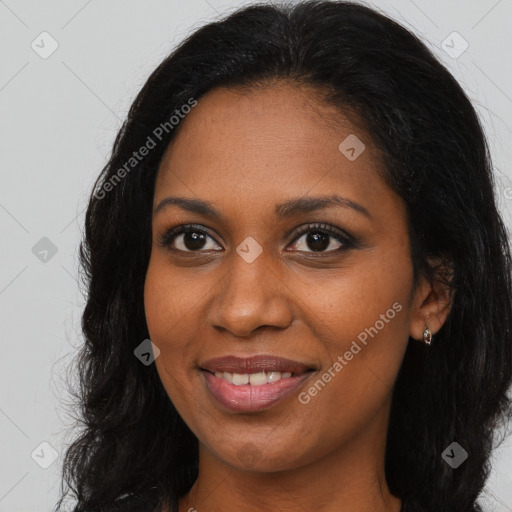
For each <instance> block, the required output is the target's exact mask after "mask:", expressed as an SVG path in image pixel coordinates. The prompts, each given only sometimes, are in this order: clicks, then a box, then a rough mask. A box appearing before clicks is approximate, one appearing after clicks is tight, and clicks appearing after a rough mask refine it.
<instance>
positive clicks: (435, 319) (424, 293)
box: [409, 258, 454, 341]
mask: <svg viewBox="0 0 512 512" xmlns="http://www.w3.org/2000/svg"><path fill="white" fill-rule="evenodd" d="M430 264H431V267H432V269H433V271H434V276H433V279H429V278H428V277H427V276H425V275H422V276H421V277H420V279H419V283H418V285H417V287H416V290H415V291H414V299H413V308H412V311H411V328H410V333H409V335H410V336H411V338H414V339H416V340H419V341H423V332H424V330H425V329H426V327H427V326H428V327H429V328H430V331H431V332H432V335H435V334H436V333H437V332H438V331H439V330H440V329H441V327H442V326H443V325H444V323H445V321H446V319H447V317H448V314H449V313H450V310H451V308H452V305H453V296H454V292H453V290H452V288H451V286H450V283H451V281H452V278H453V267H452V265H451V262H449V261H448V260H446V259H440V258H437V259H431V260H430Z"/></svg>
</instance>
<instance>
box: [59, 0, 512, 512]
mask: <svg viewBox="0 0 512 512" xmlns="http://www.w3.org/2000/svg"><path fill="white" fill-rule="evenodd" d="M275 80H286V81H291V82H294V83H297V84H308V85H310V86H313V87H315V88H316V89H317V90H318V91H319V94H320V91H321V97H322V98H323V99H325V100H326V101H328V102H330V103H331V104H333V105H336V106H339V107H340V109H342V110H343V111H350V112H353V113H356V114H357V118H358V119H360V120H361V121H362V122H363V123H364V124H365V126H366V129H367V130H368V131H369V133H370V135H371V136H372V137H373V139H374V140H375V142H376V143H377V145H378V147H379V149H380V150H381V151H382V155H383V159H384V164H385V178H386V180H387V182H388V183H389V186H390V187H392V188H393V189H394V190H395V191H397V193H398V194H399V195H400V196H401V197H402V198H403V200H404V201H405V203H406V205H407V212H408V222H409V235H410V243H411V258H412V263H413V268H414V273H415V276H416V277H417V276H419V275H421V274H422V273H423V274H424V275H427V276H428V277H429V278H431V279H436V278H439V275H440V274H439V272H437V271H436V269H434V268H432V267H431V265H430V264H429V262H430V261H432V258H436V257H437V258H442V259H444V261H446V262H449V263H450V265H451V267H450V268H451V271H450V275H449V276H448V279H449V283H450V286H451V287H452V288H453V291H454V302H453V307H452V310H451V312H450V315H449V317H448V319H447V321H446V323H445V325H444V326H443V328H442V329H441V330H440V331H439V332H438V333H437V334H436V336H435V338H434V343H433V344H432V345H431V346H430V347H426V345H424V344H421V343H419V342H418V341H414V340H410V342H409V345H408V348H407V351H406V354H405V357H404V361H403V365H402V367H401V370H400V373H399V375H398V379H397V381H396V386H395V389H394V395H393V402H392V409H391V417H390V423H389V430H388V439H387V451H386V460H385V463H386V465H385V469H386V478H387V482H388V485H389V488H390V490H391V492H392V493H393V494H395V495H396V496H398V497H400V498H402V499H403V500H404V501H406V502H407V503H408V504H411V506H415V507H416V508H417V509H418V510H436V511H450V512H453V511H460V512H467V511H472V510H478V502H477V498H478V496H479V494H480V492H481V490H482V489H483V486H484V484H485V482H486V479H487V477H488V475H489V472H490V469H491V468H490V464H489V457H490V454H491V450H492V448H493V442H494V441H495V439H494V437H495V436H494V433H495V431H496V430H497V429H498V428H499V427H500V426H501V425H507V422H508V421H510V419H511V417H512V411H511V409H512V408H511V401H510V399H509V398H508V397H507V390H508V389H509V387H510V385H511V383H512V342H511V332H512V300H511V297H512V293H511V275H510V268H511V259H510V251H509V246H508V241H507V234H506V229H505V227H504V224H503V221H502V219H501V217H500V214H499V212H498V210H497V206H496V201H495V197H494V191H493V175H492V168H491V158H490V152H489V148H488V145H487V141H486V139H485V136H484V133H483V129H482V126H481V124H480V122H479V119H478V117H477V115H476V113H475V110H474V108H473V106H472V104H471V102H470V100H469V99H468V97H467V96H466V94H465V93H464V91H463V89H462V88H461V87H460V85H459V84H458V83H457V81H456V80H455V79H454V78H453V77H452V75H451V74H450V73H449V72H448V71H447V69H446V68H445V67H444V66H443V65H442V64H441V63H440V62H439V61H438V60H437V59H436V58H435V57H434V55H433V54H432V53H431V52H430V51H429V49H428V48H427V47H426V46H425V44H424V43H422V42H421V41H420V40H419V39H418V38H417V37H416V36H415V35H413V34H412V33H410V32H409V31H408V30H406V29H405V28H403V27H402V26H401V25H399V24H398V23H396V22H395V21H393V20H391V19H389V18H388V17H386V16H384V15H382V14H380V13H378V12H376V11H374V10H373V9H370V8H368V7H366V6H363V5H359V4H354V3H350V2H331V1H307V2H302V3H298V4H295V5H282V6H275V5H273V6H270V5H254V6H250V7H247V8H244V9H241V10H239V11H237V12H236V13H234V14H232V15H230V16H229V17H227V18H226V19H224V20H222V21H219V22H215V23H210V24H208V25H206V26H204V27H203V28H201V29H199V30H197V31H196V32H194V33H193V34H192V35H191V36H189V37H188V38H187V39H186V40H185V41H184V42H183V43H182V44H181V45H180V46H179V47H178V48H177V49H176V50H175V51H173V52H172V53H171V54H170V55H169V56H168V57H167V58H165V60H164V61H163V62H162V63H161V64H160V65H159V66H158V68H157V69H156V70H155V71H154V72H153V73H152V74H151V76H150V77H149V79H148V80H147V82H146V84H145V85H144V87H143V88H142V90H141V91H140V93H139V94H138V96H137V97H136V99H135V101H134V102H133V105H132V106H131V109H130V111H129V113H128V116H127V119H126V121H125V122H124V124H123V126H122V128H121V130H120V132H119V133H118V135H117V138H116V140H115V143H114V147H113V151H112V155H111V158H110V160H109V162H108V163H107V165H106V166H105V167H104V169H103V170H102V172H101V174H100V176H99V178H98V180H97V182H96V185H95V189H94V191H93V193H92V194H91V197H90V200H89V205H88V209H87V214H86V224H85V236H84V239H83V242H82V244H81V247H80V258H81V264H82V267H83V271H84V279H85V283H86V287H87V304H86V307H85V310H84V313H83V317H82V329H83V333H84V337H85V344H84V346H83V348H82V349H81V351H80V353H79V354H78V356H77V358H76V362H77V372H78V375H79V377H80V385H79V389H78V390H77V391H76V392H75V393H74V396H75V397H76V399H77V403H76V407H78V409H79V411H80V415H81V420H80V421H81V426H82V430H81V433H80V435H79V437H77V439H76V440H75V441H74V442H73V443H72V444H71V445H70V446H69V447H68V449H67V451H66V455H65V460H64V466H63V482H64V481H65V482H66V485H67V488H66V489H65V490H64V489H63V493H64V495H63V496H62V497H61V500H60V501H59V505H60V504H61V503H62V501H63V499H64V497H65V496H67V495H68V494H69V492H71V493H72V494H73V495H74V497H75V498H76V500H77V507H78V508H77V510H79V509H84V510H88V509H93V508H94V507H98V506H99V505H100V504H107V503H111V502H113V501H114V500H115V498H116V497H118V496H120V495H122V494H124V493H129V492H144V491H145V490H148V489H150V488H154V489H158V492H159V493H160V495H161V496H162V498H164V499H165V500H166V501H168V502H169V503H170V504H171V507H172V510H177V500H178V497H179V496H181V495H183V494H184V493H185V492H187V491H188V490H189V488H190V487H191V485H192V484H193V482H194V480H195V479H196V477H197V473H198V448H197V439H196V438H195V436H194V435H193V434H192V432H191V431H190V430H189V429H188V427H187V426H186V425H185V424H184V422H183V421H182V419H181V417H180V416H179V415H178V413H177V411H176V410H175V408H174V406H173V404H172V403H171V401H170V400H169V398H168V396H167V394H166V392H165V390H164V388H163V386H162V384H161V382H160V379H159V377H158V374H157V371H156V368H155V365H154V364H152V365H148V366H146V365H144V364H141V362H140V361H139V360H138V359H137V358H136V357H135V356H134V350H135V348H136V347H137V346H138V345H139V344H140V343H141V342H142V341H143V340H145V339H147V338H149V334H148V329H147V326H146V321H145V314H144V305H143V286H144V279H145V273H146V269H147V267H148V262H149V256H150V251H151V212H152V201H153V193H154V184H155V176H156V172H157V169H158V165H159V162H160V160H161V157H162V154H163V152H164V151H165V149H166V147H167V145H168V144H169V142H170V141H171V140H172V139H173V137H175V135H176V133H178V131H179V126H180V124H179V122H180V120H179V119H181V118H182V117H183V116H184V112H186V111H187V110H186V109H185V107H184V106H185V105H189V106H190V105H193V103H194V101H200V98H201V96H202V95H203V94H205V93H206V92H208V91H211V90H212V89H214V88H216V87H219V86H231V85H232V86H248V87H251V86H253V85H255V84H256V85H257V84H264V83H265V82H267V81H275ZM191 108H192V107H191ZM180 113H181V114H180ZM173 116H174V121H171V118H172V117H173ZM178 118H179V119H178ZM176 119H177V120H178V121H176ZM148 137H149V138H150V139H151V140H152V142H153V144H150V142H149V138H148ZM143 146H146V147H149V146H152V147H151V149H150V150H149V151H148V153H147V155H146V156H144V158H142V157H141V158H137V161H136V162H135V161H134V160H130V159H131V158H132V159H133V158H134V157H133V152H134V151H138V150H139V148H141V147H143ZM121 169H124V172H123V171H121ZM445 268H446V267H445ZM445 277H446V276H445ZM454 441H455V442H457V443H459V444H460V445H461V446H462V447H463V448H464V449H465V450H466V451H467V452H468V454H469V457H468V459H467V460H466V461H465V462H464V463H463V464H462V465H461V466H460V467H458V468H457V469H452V468H451V467H450V466H449V465H448V464H447V463H446V462H445V461H444V460H443V457H442V453H443V451H444V450H445V449H446V448H447V447H448V446H449V445H450V444H451V443H452V442H454ZM63 487H64V486H63Z"/></svg>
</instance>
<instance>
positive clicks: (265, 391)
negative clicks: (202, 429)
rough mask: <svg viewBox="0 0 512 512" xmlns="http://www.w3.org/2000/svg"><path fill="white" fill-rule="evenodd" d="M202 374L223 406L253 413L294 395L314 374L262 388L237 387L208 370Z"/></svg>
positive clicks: (264, 385) (245, 385)
mask: <svg viewBox="0 0 512 512" xmlns="http://www.w3.org/2000/svg"><path fill="white" fill-rule="evenodd" d="M201 373H202V374H203V375H204V378H205V380H206V385H207V387H208V389H209V390H210V393H211V394H212V395H213V397H214V398H215V399H216V400H217V401H218V402H219V403H220V404H221V405H223V406H224V407H226V408H228V409H230V410H231V411H239V412H252V411H261V410H263V409H268V408H269V407H271V406H273V405H275V404H277V403H278V402H281V401H282V400H284V399H285V398H286V397H288V396H290V395H292V394H293V393H294V392H295V391H296V390H297V389H298V388H299V387H300V386H301V385H302V384H303V383H304V382H305V381H306V380H307V379H309V377H310V376H311V374H312V373H313V372H306V373H304V374H302V375H297V376H295V377H288V378H285V379H281V380H278V381H277V382H271V383H268V384H262V385H260V386H253V385H251V384H242V385H240V386H237V385H235V384H230V383H229V382H228V381H226V380H224V379H222V378H219V377H215V375H213V374H212V373H210V372H207V371H206V370H203V371H202V372H201Z"/></svg>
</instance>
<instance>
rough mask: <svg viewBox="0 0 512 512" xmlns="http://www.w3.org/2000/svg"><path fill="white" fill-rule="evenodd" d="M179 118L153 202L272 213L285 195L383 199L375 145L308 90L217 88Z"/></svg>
mask: <svg viewBox="0 0 512 512" xmlns="http://www.w3.org/2000/svg"><path fill="white" fill-rule="evenodd" d="M352 119H353V118H352ZM181 123H182V124H181V126H180V129H179V131H178V132H177V135H176V137H175V139H174V140H173V141H172V142H171V144H170V145H169V147H168V148H167V150H166V152H165V154H164V157H163V159H162V162H161V165H160V169H159V173H158V177H157V183H156V188H155V198H154V199H155V204H157V203H158V202H160V201H161V200H162V199H164V198H165V196H166V195H171V194H173V195H178V194H179V195H182V196H188V197H198V198H203V199H206V200H209V201H210V202H213V203H215V204H217V205H218V206H219V208H218V209H222V208H223V207H225V208H228V207H231V206H233V205H234V204H237V205H238V206H239V207H241V208H243V207H249V206H251V207H257V208H263V207H265V205H266V207H268V208H269V209H271V210H272V212H273V211H274V210H275V208H274V205H275V204H277V203H280V202H283V201H284V200H286V199H287V198H291V197H294V198H295V197H300V196H307V195H331V194H340V195H343V196H344V197H348V198H349V199H350V198H351V197H352V198H355V197H358V198H359V199H362V198H363V197H366V199H367V200H368V199H369V198H370V197H372V195H373V196H376V195H380V196H381V200H383V197H382V194H383V193H384V192H385V191H384V190H383V188H384V189H388V187H387V185H386V184H385V183H384V181H383V180H382V179H381V177H380V173H381V171H382V169H381V159H380V158H379V151H378V148H377V147H376V146H375V145H374V143H373V141H372V140H371V139H370V137H369V136H368V134H367V133H366V132H365V131H363V130H362V129H361V128H360V123H357V124H355V123H353V122H352V121H351V120H349V118H348V117H346V116H344V115H343V112H342V111H341V110H340V109H339V108H336V107H334V106H332V105H329V104H327V103H325V102H324V101H322V100H321V96H320V94H319V93H318V92H317V91H315V89H312V88H310V87H297V86H292V85H288V84H274V85H271V86H268V87H258V88H256V89H248V88H243V89H242V88H235V89H227V88H219V89H216V90H213V91H210V92H209V93H208V94H206V95H205V96H203V97H201V98H200V99H199V101H198V105H197V106H196V107H195V108H194V109H192V110H191V112H190V113H189V114H187V116H186V117H185V119H183V120H182V121H181ZM347 140H348V141H349V143H347V144H348V145H349V146H350V145H352V146H354V143H355V144H356V146H355V148H356V150H357V151H358V152H360V154H359V155H357V158H355V159H349V158H348V157H347V154H346V153H345V152H344V151H345V150H346V149H347V147H346V146H347V144H345V141H347ZM354 141H355V142H354ZM357 144H359V146H358V145H357ZM349 156H350V154H349ZM387 192H388V193H391V191H390V190H389V189H388V191H387ZM358 202H360V201H358ZM239 213H240V212H239Z"/></svg>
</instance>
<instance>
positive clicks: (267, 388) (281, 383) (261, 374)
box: [200, 355, 316, 413]
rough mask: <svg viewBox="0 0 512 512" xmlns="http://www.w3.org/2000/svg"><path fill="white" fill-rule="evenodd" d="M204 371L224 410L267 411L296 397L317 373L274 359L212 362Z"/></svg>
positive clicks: (299, 364)
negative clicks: (287, 399)
mask: <svg viewBox="0 0 512 512" xmlns="http://www.w3.org/2000/svg"><path fill="white" fill-rule="evenodd" d="M200 370H201V373H202V375H203V378H204V383H205V384H206V389H207V390H208V392H209V394H210V396H211V397H212V398H214V400H215V402H216V403H217V404H218V405H220V406H221V407H222V408H223V409H224V410H229V411H231V412H237V413H247V412H256V411H263V410H265V409H268V408H270V407H273V406H275V405H277V404H278V403H280V402H282V401H284V400H285V399H286V398H287V397H289V396H290V395H293V394H294V393H295V392H297V391H298V389H299V388H300V387H302V386H303V385H304V384H305V382H306V381H308V380H309V379H310V377H311V376H312V374H313V373H314V372H315V371H316V369H315V368H314V367H313V366H311V365H307V364H304V363H300V362H299V361H293V360H291V359H285V358H282V357H276V356H271V355H259V356H253V357H248V358H241V357H236V356H227V357H220V358H216V359H209V360H208V361H205V362H204V363H201V364H200Z"/></svg>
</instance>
